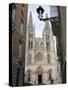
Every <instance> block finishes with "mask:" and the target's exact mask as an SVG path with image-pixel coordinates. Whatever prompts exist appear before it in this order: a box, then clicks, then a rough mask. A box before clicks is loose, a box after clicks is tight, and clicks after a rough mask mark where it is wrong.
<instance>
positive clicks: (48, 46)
mask: <svg viewBox="0 0 68 90" xmlns="http://www.w3.org/2000/svg"><path fill="white" fill-rule="evenodd" d="M46 48H47V50H49V49H50V42H46Z"/></svg>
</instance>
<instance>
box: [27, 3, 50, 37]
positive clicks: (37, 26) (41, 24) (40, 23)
mask: <svg viewBox="0 0 68 90" xmlns="http://www.w3.org/2000/svg"><path fill="white" fill-rule="evenodd" d="M39 6H42V7H43V9H44V14H43V17H44V18H45V16H46V13H47V14H48V16H49V17H50V7H49V6H45V5H38V4H29V5H28V16H29V13H30V11H31V12H32V18H33V25H35V35H36V37H42V32H43V28H44V24H45V22H43V21H40V20H39V18H38V14H37V12H36V9H37V8H38V7H39Z"/></svg>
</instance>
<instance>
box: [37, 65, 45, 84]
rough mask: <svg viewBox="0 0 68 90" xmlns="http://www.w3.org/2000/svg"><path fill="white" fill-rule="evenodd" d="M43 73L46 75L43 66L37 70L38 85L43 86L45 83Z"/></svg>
mask: <svg viewBox="0 0 68 90" xmlns="http://www.w3.org/2000/svg"><path fill="white" fill-rule="evenodd" d="M43 73H44V70H43V68H42V67H41V66H39V67H38V68H37V69H36V74H37V82H38V84H42V83H43Z"/></svg>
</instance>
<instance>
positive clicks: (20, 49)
mask: <svg viewBox="0 0 68 90" xmlns="http://www.w3.org/2000/svg"><path fill="white" fill-rule="evenodd" d="M21 51H22V42H21V40H19V58H20V57H21V53H22V52H21Z"/></svg>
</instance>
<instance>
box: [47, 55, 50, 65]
mask: <svg viewBox="0 0 68 90" xmlns="http://www.w3.org/2000/svg"><path fill="white" fill-rule="evenodd" d="M47 60H48V64H49V63H50V55H49V54H48V55H47Z"/></svg>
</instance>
